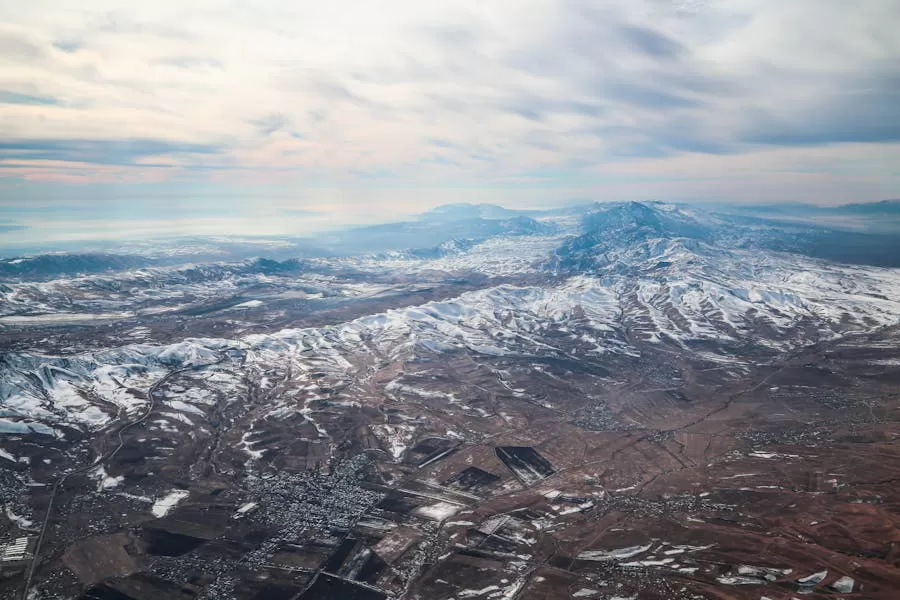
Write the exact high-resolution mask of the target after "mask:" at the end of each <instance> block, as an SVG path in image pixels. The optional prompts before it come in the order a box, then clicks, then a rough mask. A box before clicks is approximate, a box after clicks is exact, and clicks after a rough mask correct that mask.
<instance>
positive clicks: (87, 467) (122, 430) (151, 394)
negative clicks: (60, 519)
mask: <svg viewBox="0 0 900 600" xmlns="http://www.w3.org/2000/svg"><path fill="white" fill-rule="evenodd" d="M192 368H193V367H186V368H182V369H175V370H173V371H169V372H168V373H166V374H165V375H164V376H163V377H162V378H161V379H160V380H159V381H157V382H155V383H154V384H153V385H151V386H150V389H149V390H148V393H147V395H148V397H149V399H150V401H149V403H148V404H147V409H146V410H145V411H144V412H143V414H141V415H140V416H139V417H138V418H137V419H134V420H133V421H129V422H127V423H124V424H122V425H121V426H120V427H119V429H118V431H117V432H116V435H117V438H118V444H117V445H116V447H115V448H113V449H112V450H111V451H109V452H106V453H104V454H102V455H101V456H99V457H97V459H96V460H94V461H93V462H91V463H90V464H89V465H85V466H83V467H79V468H77V469H73V470H71V471H68V472H66V473H63V474H62V475H60V476H59V477H58V478H57V479H56V481H55V482H54V483H53V488H52V489H51V490H50V500H49V502H48V503H47V513H46V514H45V515H44V520H43V522H42V523H41V531H40V533H39V534H38V540H37V544H35V546H34V556H33V557H32V558H31V564H30V565H29V566H28V576H27V577H26V578H25V586H24V588H23V589H22V596H21V598H22V600H27V599H28V591H29V590H30V589H31V581H32V578H33V577H34V570H35V568H36V567H37V563H38V559H39V558H40V553H41V545H42V544H43V542H44V535H45V534H46V532H47V525H48V524H49V523H50V517H51V516H52V515H53V504H54V502H55V501H56V495H57V493H58V492H59V490H60V488H61V487H62V486H63V484H64V483H65V482H66V479H68V478H69V477H71V476H72V475H78V474H81V473H86V472H87V471H90V470H91V469H93V468H95V467H96V466H97V465H99V464H100V463H103V462H106V461H108V460H110V459H112V458H114V457H115V456H116V455H117V454H118V453H119V451H120V450H121V449H122V447H123V446H124V445H125V439H124V437H123V435H124V434H125V432H127V431H128V430H129V429H131V428H132V427H134V426H136V425H138V424H140V423H143V422H144V421H146V420H147V419H148V418H149V417H150V415H151V414H152V413H153V411H154V410H155V409H156V395H157V391H158V390H159V388H160V387H161V386H162V385H164V384H165V383H166V382H167V381H169V380H170V379H171V378H172V377H174V376H176V375H178V374H179V373H183V372H184V371H189V370H190V369H192Z"/></svg>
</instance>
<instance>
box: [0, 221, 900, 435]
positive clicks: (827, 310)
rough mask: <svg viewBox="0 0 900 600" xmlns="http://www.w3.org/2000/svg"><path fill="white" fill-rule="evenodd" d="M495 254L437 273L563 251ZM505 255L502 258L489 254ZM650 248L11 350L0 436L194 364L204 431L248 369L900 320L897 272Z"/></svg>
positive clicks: (127, 394)
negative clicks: (339, 304)
mask: <svg viewBox="0 0 900 600" xmlns="http://www.w3.org/2000/svg"><path fill="white" fill-rule="evenodd" d="M543 239H544V238H541V240H543ZM517 243H518V244H521V245H523V251H522V252H521V253H520V254H519V255H518V257H514V256H513V255H514V254H515V253H514V252H513V251H512V250H511V249H510V248H511V247H512V246H514V245H515V244H517ZM554 243H555V242H554ZM485 245H486V247H487V249H486V250H485V249H484V248H482V249H480V250H479V246H476V247H475V248H473V249H471V250H470V251H469V254H468V255H464V256H462V257H451V258H447V257H444V258H439V259H436V260H435V261H431V263H432V266H433V265H441V266H444V267H446V263H447V262H448V261H457V263H459V264H465V261H466V260H470V262H469V263H468V266H469V267H471V266H472V261H475V262H476V263H478V262H479V261H482V260H488V259H487V258H486V257H488V256H490V257H491V258H490V260H491V261H496V260H501V261H502V260H506V258H505V257H510V258H509V260H510V261H512V262H514V263H515V265H514V268H513V267H511V269H510V270H511V271H512V270H516V269H519V268H525V267H524V265H525V263H528V262H529V261H530V259H531V257H532V256H535V255H536V254H539V253H540V252H546V248H547V247H549V245H550V244H549V243H546V244H545V243H544V242H543V241H535V240H534V239H529V238H515V239H503V240H492V241H490V242H489V243H485ZM501 247H502V248H504V251H503V252H502V253H500V254H493V255H492V254H490V252H488V250H491V249H495V250H496V249H497V248H501ZM535 248H538V249H539V250H540V252H538V251H537V250H535ZM639 249H640V252H638V251H636V250H635V251H633V252H632V255H631V256H630V258H629V259H628V260H630V261H631V263H630V265H631V270H630V271H629V272H628V273H627V274H623V273H619V272H617V271H610V272H605V271H602V270H601V271H597V272H593V273H584V274H580V275H575V276H571V277H568V278H561V279H555V278H551V277H544V278H543V283H540V284H535V283H529V285H520V286H516V285H500V286H493V287H488V288H485V289H481V290H477V291H472V292H467V293H464V294H462V295H460V296H458V297H456V298H453V299H450V300H445V301H440V302H429V303H425V304H422V305H419V306H412V307H407V308H403V309H397V310H388V311H386V312H383V313H378V314H373V315H370V316H365V317H362V318H358V319H355V320H352V321H348V322H345V323H341V324H338V325H333V326H328V327H321V328H304V329H287V330H282V331H278V332H275V333H271V334H258V335H249V336H245V337H243V338H241V339H237V340H225V339H187V340H185V341H183V342H180V343H177V344H172V345H168V346H155V345H151V344H129V345H125V346H122V347H119V348H115V349H110V350H104V351H98V352H85V353H82V354H77V355H74V356H69V357H66V358H61V357H54V356H44V355H39V354H33V353H8V354H7V355H6V356H5V360H4V361H3V363H2V365H0V402H2V407H3V414H2V416H0V431H3V432H8V433H28V432H35V433H42V434H47V435H59V431H60V425H61V424H65V425H68V426H76V427H79V428H83V429H96V428H100V427H103V426H105V425H107V424H109V423H110V422H111V421H112V420H113V419H115V418H116V417H117V413H118V415H119V416H121V415H124V414H135V413H136V412H139V411H141V410H143V409H144V407H145V406H146V404H147V402H148V400H147V392H148V391H149V390H150V388H151V386H153V385H154V384H155V383H157V382H159V381H160V380H162V379H163V378H164V377H165V376H166V375H167V374H168V373H170V372H172V371H173V370H176V369H188V368H192V369H194V370H196V371H197V372H198V373H200V374H202V373H205V374H206V376H207V378H208V381H206V382H205V383H202V385H198V387H196V388H194V389H191V388H184V389H179V390H173V391H174V392H177V393H173V394H169V395H168V396H167V403H168V408H170V409H171V411H172V413H173V414H176V413H177V414H180V415H182V417H183V418H182V417H179V420H187V421H191V420H192V419H193V416H202V415H203V412H204V404H208V402H209V398H208V395H209V393H210V392H209V391H208V390H209V389H216V390H219V391H220V392H223V393H229V394H233V393H234V392H235V391H236V390H237V388H238V387H239V381H240V379H241V372H240V371H241V369H244V370H246V369H251V370H256V371H258V372H263V371H265V370H266V369H267V368H269V367H268V366H269V365H272V364H278V363H279V362H283V361H284V359H285V358H286V357H288V356H290V357H295V358H292V360H295V361H299V362H300V363H303V362H304V361H305V363H306V365H305V368H306V370H312V369H316V370H318V371H320V372H324V373H326V374H328V375H330V376H332V377H333V378H334V379H338V380H340V379H344V378H348V377H355V376H357V375H358V374H356V373H355V372H354V368H355V367H354V366H353V365H354V364H358V361H355V360H354V358H355V357H358V355H360V354H365V353H367V352H370V351H372V350H375V351H377V352H379V353H380V354H382V355H383V356H386V357H392V358H395V359H403V358H408V357H412V356H414V354H415V352H416V351H417V349H427V350H428V351H429V352H443V351H448V350H455V349H459V348H466V349H467V350H468V351H469V352H473V353H481V354H486V355H532V356H533V355H545V356H591V355H593V356H595V357H596V356H603V355H606V354H620V355H630V356H636V355H639V354H640V351H641V348H640V345H641V344H643V343H668V344H675V345H679V346H682V345H683V344H684V343H685V342H688V341H693V340H706V341H711V342H717V343H721V344H722V346H721V347H720V350H719V351H718V352H719V353H718V356H719V357H721V359H723V360H729V361H736V362H740V361H742V360H746V359H747V357H741V356H736V355H734V354H733V353H732V354H729V350H728V348H729V346H728V343H729V342H747V341H752V342H754V343H755V344H756V345H757V346H759V347H764V348H770V349H771V350H773V351H782V350H785V349H789V348H792V347H796V346H798V345H801V344H807V343H810V341H811V340H810V339H805V338H800V337H798V336H799V335H800V333H799V332H800V331H801V330H800V329H799V328H798V327H797V325H798V324H803V325H806V326H807V327H806V330H807V331H810V330H812V331H815V332H816V336H817V337H818V338H820V339H828V338H833V337H835V336H839V335H843V334H847V333H853V332H861V331H871V330H873V329H876V328H878V327H881V326H886V325H893V324H896V323H898V320H900V301H897V300H895V299H897V298H900V272H898V271H897V270H893V269H881V268H874V267H852V266H842V265H834V264H827V263H823V262H821V261H816V260H812V259H806V258H803V257H799V256H794V255H786V254H776V253H765V252H753V253H750V252H740V251H734V250H732V251H727V252H724V251H723V252H721V253H717V254H716V255H715V259H714V260H713V259H712V258H711V257H708V256H705V255H704V254H703V253H700V252H699V250H698V249H697V247H696V245H690V244H687V245H686V244H682V243H680V242H678V241H677V240H675V241H673V240H669V239H665V240H663V239H659V240H657V239H651V240H648V241H646V242H644V243H642V244H641V245H640V247H639ZM470 255H471V256H470ZM465 256H469V259H466V258H465ZM522 257H526V258H527V259H528V260H525V261H523V260H522ZM423 264H428V262H427V261H426V262H425V263H423ZM485 264H487V265H489V266H490V264H491V263H490V262H488V263H485ZM529 268H531V267H529ZM534 273H535V274H537V273H538V271H534ZM531 281H535V279H534V278H532V279H531ZM363 287H365V286H363ZM253 306H256V305H255V304H254V305H253ZM760 324H763V325H764V327H760ZM626 329H627V330H628V331H629V334H628V335H626V334H625V331H626ZM550 333H552V337H551V336H548V335H547V334H550ZM708 354H709V353H708ZM244 356H246V359H247V360H246V363H245V364H244V366H243V367H242V366H241V361H242V359H243V357H244ZM710 356H715V355H712V354H710ZM296 357H299V358H296ZM300 367H301V369H302V368H304V365H303V364H300ZM398 443H399V442H398Z"/></svg>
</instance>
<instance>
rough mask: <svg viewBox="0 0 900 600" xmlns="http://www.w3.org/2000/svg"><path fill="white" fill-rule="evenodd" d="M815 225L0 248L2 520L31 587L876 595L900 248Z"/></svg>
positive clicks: (399, 233)
mask: <svg viewBox="0 0 900 600" xmlns="http://www.w3.org/2000/svg"><path fill="white" fill-rule="evenodd" d="M472 210H474V211H475V213H476V216H473V214H472V212H471V211H472ZM482 210H487V212H481V211H482ZM439 212H440V211H439ZM490 215H494V216H497V217H498V218H492V217H490ZM457 217H459V218H457ZM573 217H577V222H576V220H575V219H573ZM825 235H833V236H846V235H848V232H846V231H835V230H830V229H828V228H825V227H823V226H809V225H807V224H805V223H796V222H790V223H789V222H773V221H771V220H766V219H764V220H759V219H748V218H745V217H742V216H740V215H733V214H723V213H718V212H715V213H714V212H710V211H705V210H700V209H698V208H696V207H690V206H685V205H672V204H666V203H659V202H647V203H609V204H593V205H587V206H585V207H581V208H579V209H577V210H576V209H567V210H566V211H565V212H560V213H544V214H541V215H539V216H537V217H536V216H535V215H532V216H528V215H521V214H514V215H509V214H506V213H501V212H497V211H496V210H495V209H494V208H490V209H489V210H488V209H482V208H480V207H475V208H474V209H472V207H466V208H464V209H458V208H451V209H448V210H447V213H446V214H445V215H444V216H443V217H441V218H438V216H436V215H431V216H429V217H425V218H423V219H418V220H416V221H410V222H405V223H395V224H388V225H383V226H376V227H369V228H361V229H356V230H354V231H352V232H349V233H343V234H341V235H340V236H333V237H331V238H329V239H328V240H325V239H324V238H323V240H321V242H322V244H323V245H326V243H327V244H328V245H329V246H328V247H329V248H334V250H333V251H329V252H328V253H323V254H319V255H316V256H307V255H304V256H303V257H302V258H295V259H289V258H284V259H281V260H274V259H272V258H263V259H241V260H221V261H216V260H214V261H206V262H204V261H200V262H193V258H195V257H196V256H197V255H196V254H193V253H192V254H189V255H187V256H190V257H191V259H192V261H191V262H190V263H189V264H178V265H158V264H155V265H152V266H140V267H135V268H132V267H125V268H123V269H121V270H117V271H115V272H106V271H103V272H97V273H89V272H84V273H81V274H78V275H75V274H66V275H63V276H49V275H48V274H47V273H44V274H42V275H40V276H38V275H37V274H35V275H34V276H31V275H28V274H27V273H23V274H21V275H20V276H17V277H15V278H9V279H7V280H5V281H4V282H3V284H2V285H0V309H2V310H0V343H2V349H3V352H2V353H0V432H2V433H3V434H4V435H3V436H2V438H0V483H2V485H0V497H2V499H3V502H4V508H5V510H4V511H3V513H0V534H2V535H4V536H5V538H6V539H11V540H15V539H18V538H19V537H24V538H26V547H27V548H30V549H31V550H29V552H31V551H33V553H34V554H35V555H36V557H37V559H38V560H35V561H34V565H35V572H34V578H33V582H32V588H33V589H32V596H33V597H35V598H48V599H49V598H59V597H75V598H80V599H83V600H87V599H89V598H97V597H107V598H124V599H126V600H143V599H144V598H148V597H151V596H153V597H163V598H185V599H188V598H235V599H239V600H256V599H259V598H298V599H301V600H316V599H320V598H337V597H341V598H355V597H358V598H371V599H373V600H375V599H377V600H387V598H399V597H405V598H410V599H421V600H425V599H431V598H434V599H439V600H450V599H451V598H476V599H477V598H494V599H495V600H499V599H501V598H513V597H515V598H548V599H550V600H564V599H569V598H572V597H573V596H575V597H578V598H589V599H590V598H596V599H609V598H636V599H638V598H639V599H641V600H644V599H645V598H646V599H649V600H663V599H665V600H690V599H694V598H706V597H721V598H726V597H728V598H731V597H735V598H736V597H741V594H742V593H744V592H745V591H749V592H750V593H752V594H753V597H754V598H756V597H770V598H775V597H781V596H784V595H785V594H787V595H788V596H791V595H797V596H798V597H799V596H800V595H804V594H806V592H809V594H810V597H814V596H821V597H837V596H836V594H837V595H841V596H843V595H846V596H848V597H849V596H850V595H856V594H858V593H862V594H865V597H866V598H872V599H873V600H890V599H892V598H893V597H894V596H895V591H896V589H897V588H898V586H900V569H898V568H897V565H896V564H894V563H895V561H893V560H892V555H891V553H890V552H889V551H888V550H886V548H887V546H886V545H885V544H886V542H885V540H890V539H892V538H891V536H893V535H894V534H895V529H896V526H895V521H896V519H895V513H896V507H897V506H898V505H900V490H898V488H897V486H896V481H897V480H898V478H900V454H898V451H897V448H896V443H895V439H896V438H897V436H900V414H898V410H897V406H896V391H897V386H898V384H900V269H897V268H891V267H883V266H876V265H873V264H862V263H856V264H853V263H851V262H849V261H846V260H840V261H839V260H829V259H825V258H822V257H821V256H819V255H820V254H821V253H822V252H825V249H823V248H821V247H818V246H817V245H816V244H817V243H821V240H824V239H828V238H824V237H817V236H825ZM853 235H859V236H863V237H864V238H865V239H867V240H871V239H875V240H878V239H879V238H878V236H877V235H876V236H874V237H873V235H872V234H866V233H860V232H857V233H854V234H853ZM341 236H343V237H341ZM830 239H833V240H841V239H847V238H843V237H833V238H830ZM817 240H818V241H817ZM343 243H346V244H347V246H341V245H340V244H343ZM836 243H837V242H836ZM866 243H867V244H869V246H867V247H869V248H874V243H873V242H866ZM351 245H352V246H351ZM351 247H352V248H360V249H362V250H360V251H359V252H358V253H354V252H353V251H352V250H351ZM339 248H343V249H342V250H340V251H338V249H339ZM377 248H381V249H382V250H375V249H377ZM833 251H834V252H836V253H839V254H841V255H842V256H847V254H848V253H849V252H851V250H848V249H847V248H843V249H841V248H838V249H835V250H833ZM868 258H869V259H870V260H868V262H870V263H871V262H874V261H875V260H876V259H878V258H879V257H878V256H877V255H875V254H873V255H871V256H870V257H868ZM884 260H886V259H884ZM4 515H5V517H4ZM823 515H826V516H827V518H825V517H823ZM835 524H837V525H835ZM14 543H15V542H14ZM38 544H39V545H38ZM97 557H102V560H100V559H98V558H97ZM28 564H29V565H30V563H28ZM21 588H22V581H21V579H19V580H16V579H15V578H8V579H0V595H4V594H5V596H3V597H6V596H9V597H18V596H20V595H21V592H22V589H21ZM848 590H849V591H848Z"/></svg>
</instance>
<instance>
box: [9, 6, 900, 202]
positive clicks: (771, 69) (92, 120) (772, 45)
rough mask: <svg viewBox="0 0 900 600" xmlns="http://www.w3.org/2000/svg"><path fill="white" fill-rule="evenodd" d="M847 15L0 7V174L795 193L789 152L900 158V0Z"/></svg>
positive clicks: (802, 183) (708, 10)
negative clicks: (713, 174)
mask: <svg viewBox="0 0 900 600" xmlns="http://www.w3.org/2000/svg"><path fill="white" fill-rule="evenodd" d="M851 4H852V3H847V2H845V1H843V0H792V1H791V2H783V1H780V0H730V1H725V0H709V1H708V2H697V1H694V2H669V1H664V0H609V1H605V2H603V3H597V2H589V1H587V0H494V1H491V2H484V1H483V0H459V1H458V2H452V3H451V2H442V1H439V2H414V1H413V0H391V1H390V2H388V3H387V5H379V4H378V3H370V2H363V1H361V0H334V1H333V2H329V3H324V4H322V3H320V4H310V3H302V5H298V4H297V3H294V2H289V1H288V0H265V1H264V2H261V3H250V2H244V1H240V2H235V3H231V4H229V6H228V8H227V9H226V8H225V7H223V6H222V5H221V4H220V3H217V2H212V1H206V0H201V1H199V2H191V3H185V2H178V1H175V0H159V1H158V2H154V3H149V4H148V3H144V4H131V5H123V4H122V3H121V2H116V1H114V0H85V1H84V2H81V3H78V5H77V6H76V5H74V4H72V5H69V4H65V3H59V2H54V1H52V0H31V1H30V2H27V3H15V5H12V4H9V3H7V4H3V5H0V23H2V25H0V89H2V90H4V91H3V92H2V93H0V140H2V143H0V178H2V179H4V180H8V181H11V182H13V183H16V185H25V184H23V183H22V182H23V181H24V182H26V183H27V182H36V181H56V182H63V183H67V184H73V183H98V182H102V183H104V184H108V183H113V182H117V183H122V182H125V183H130V184H134V185H144V184H148V185H149V184H154V185H156V184H162V183H165V182H169V183H173V184H178V185H184V186H188V185H200V184H204V185H205V184H208V185H215V186H246V187H249V188H258V187H259V186H263V185H280V186H285V187H288V188H296V187H317V186H318V187H322V186H324V187H336V188H341V187H346V188H347V189H353V190H354V192H353V193H357V194H362V191H361V190H363V189H368V188H371V187H373V186H379V185H383V186H394V187H396V186H406V187H410V188H413V187H417V188H419V189H423V190H424V189H428V190H431V189H435V188H445V189H454V188H458V187H460V186H464V187H465V189H467V190H472V189H486V190H487V189H490V190H494V191H493V192H492V193H495V194H497V195H498V196H497V197H499V195H500V193H499V192H497V191H496V190H497V189H499V188H502V187H503V186H518V185H521V186H524V185H537V184H540V185H550V184H551V183H552V185H553V186H555V187H556V188H559V189H562V188H565V189H571V190H573V191H572V193H573V194H578V195H581V194H589V193H596V194H599V193H603V190H608V191H609V192H610V193H613V192H615V193H620V192H622V190H623V189H624V188H622V187H621V186H623V185H625V184H624V183H622V182H617V183H616V184H615V185H616V186H618V187H610V186H611V185H612V184H610V182H609V179H608V178H609V176H610V173H615V172H618V173H624V172H631V171H634V169H633V167H634V166H635V165H640V167H641V175H640V176H639V177H638V178H637V179H635V180H634V182H633V183H634V185H635V186H639V185H641V183H642V182H646V180H647V179H646V178H647V177H671V175H666V174H667V173H671V171H672V170H671V169H669V168H668V167H667V165H680V166H679V169H678V171H679V175H678V179H677V180H675V179H672V180H670V182H669V183H670V185H671V186H672V187H671V188H670V189H671V190H672V193H673V194H683V193H685V190H689V189H690V185H691V184H690V181H694V182H696V183H695V185H696V190H697V193H698V194H708V193H710V189H711V188H710V186H709V184H708V183H707V181H708V179H707V173H706V169H705V168H704V165H703V161H699V160H694V157H697V156H705V157H708V158H709V160H710V161H713V162H714V163H715V164H725V163H723V162H720V159H721V160H726V158H727V160H728V161H731V162H728V164H730V165H732V169H737V170H739V171H741V172H743V167H742V165H747V167H748V168H750V167H753V166H754V165H756V167H754V168H758V165H759V164H760V161H759V156H760V153H763V154H765V153H767V152H769V153H772V156H774V155H776V154H778V152H779V151H781V150H782V149H786V148H787V149H798V151H797V152H792V153H789V154H786V155H779V156H786V157H788V159H789V160H790V161H793V162H792V163H789V164H785V165H783V166H784V167H785V168H786V169H790V168H791V166H792V165H794V166H796V171H793V172H790V173H792V174H793V177H794V179H791V175H790V174H785V173H779V175H778V176H777V177H775V176H773V175H771V174H770V173H769V174H767V173H765V172H761V171H760V172H758V176H760V177H772V179H771V181H772V182H775V181H777V185H775V183H773V184H772V186H770V187H771V188H772V189H779V186H781V188H782V189H785V190H786V192H785V193H786V194H787V195H790V194H794V192H796V193H801V192H802V193H812V192H808V190H810V189H812V188H811V187H810V186H809V181H808V174H807V173H805V172H804V171H803V170H802V169H803V162H804V161H803V160H802V159H803V156H804V152H810V151H812V149H816V148H826V149H831V150H829V151H831V152H833V153H834V154H835V156H837V155H839V154H840V153H842V152H844V153H847V152H850V151H851V150H850V148H851V147H852V146H853V145H865V146H866V147H872V146H871V145H872V144H876V145H877V144H880V145H881V146H880V147H882V148H885V149H887V148H893V147H894V145H897V144H900V111H897V110H896V108H895V107H896V106H897V105H900V102H898V100H900V99H898V93H900V71H898V70H897V68H896V66H895V65H897V64H900V38H898V36H896V35H895V31H896V26H897V24H898V23H900V4H898V3H897V2H894V1H893V0H870V1H869V2H868V3H867V5H866V10H864V11H863V10H859V9H858V8H855V7H854V6H852V5H851ZM876 147H878V146H876ZM885 151H887V150H885ZM684 157H689V158H691V160H690V161H687V162H685V161H683V160H682V159H683V158H684ZM731 157H733V158H731ZM866 160H871V159H866ZM685 164H689V165H690V166H691V169H693V170H692V171H691V172H685V171H684V169H685V167H684V165H685ZM871 164H877V165H878V167H877V169H874V170H870V171H869V172H867V174H866V176H865V177H866V178H867V183H866V184H865V189H866V190H869V191H867V192H866V193H871V194H874V193H875V192H874V191H873V190H879V191H880V190H884V189H888V190H889V189H891V186H893V185H895V183H896V170H895V169H892V168H890V167H889V166H886V165H884V164H883V163H881V162H876V163H871ZM648 169H655V170H656V172H655V173H656V174H654V173H645V171H646V170H648ZM731 172H734V170H732V171H731ZM636 177H637V176H636ZM720 177H721V178H722V179H723V180H728V178H729V172H728V171H727V170H726V171H723V172H722V173H721V174H720ZM685 181H687V182H688V183H685ZM535 182H537V183H535ZM733 183H734V184H735V185H738V183H737V181H736V180H734V181H733ZM830 183H831V185H833V186H835V190H837V191H836V192H835V193H834V195H837V194H839V193H844V194H845V195H846V196H848V198H847V199H848V200H852V199H858V194H859V190H860V189H862V188H860V187H859V185H861V184H859V181H858V180H857V179H853V178H852V177H851V176H850V175H847V178H845V179H841V178H840V177H837V178H835V179H833V180H832V181H831V182H830ZM629 185H631V184H629ZM654 185H655V184H654ZM659 185H660V187H659V188H653V193H660V194H661V195H664V194H662V191H664V190H663V189H662V188H663V187H664V183H660V184H659ZM792 186H793V188H792ZM7 189H16V188H14V187H0V194H4V193H7V192H6V191H4V190H7ZM632 189H636V188H628V190H629V191H628V193H629V194H631V193H634V194H638V192H632V191H631V190H632ZM650 189H651V188H649V187H647V188H645V190H647V193H649V190H650ZM717 189H718V188H717ZM721 189H722V193H723V194H725V193H726V192H727V186H726V185H723V186H721ZM767 189H769V188H767ZM791 189H793V190H794V191H791ZM816 189H817V190H818V188H816ZM804 190H806V192H804ZM816 193H819V191H816ZM897 193H898V192H896V191H895V193H894V194H893V195H897ZM514 195H515V194H513V195H512V196H514ZM512 196H510V197H512ZM851 196H852V197H851ZM372 197H373V198H374V197H375V196H372ZM442 197H443V196H442ZM378 198H379V200H378V201H379V202H382V201H383V202H388V203H389V202H392V200H391V199H390V197H389V196H384V197H383V196H378ZM867 198H868V197H867ZM871 199H875V198H871ZM548 201H550V200H548ZM560 201H563V199H562V198H560Z"/></svg>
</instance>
